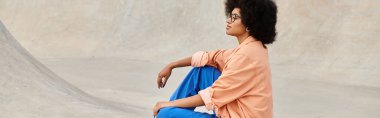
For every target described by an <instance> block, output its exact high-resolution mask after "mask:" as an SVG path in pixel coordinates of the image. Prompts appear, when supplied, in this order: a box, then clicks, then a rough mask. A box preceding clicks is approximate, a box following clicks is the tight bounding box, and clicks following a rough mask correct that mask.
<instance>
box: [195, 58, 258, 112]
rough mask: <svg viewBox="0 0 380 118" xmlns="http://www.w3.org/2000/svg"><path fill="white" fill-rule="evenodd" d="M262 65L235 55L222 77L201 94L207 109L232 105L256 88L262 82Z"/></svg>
mask: <svg viewBox="0 0 380 118" xmlns="http://www.w3.org/2000/svg"><path fill="white" fill-rule="evenodd" d="M261 67H262V65H260V63H259V61H255V60H254V59H251V58H249V57H247V56H246V55H235V56H234V57H232V58H231V60H230V61H229V62H228V63H227V66H226V67H225V69H224V71H223V73H222V75H221V76H220V77H219V78H218V79H217V80H216V81H215V82H214V84H213V85H212V86H211V87H208V88H206V89H204V90H201V91H200V92H199V95H200V96H201V97H202V100H203V101H204V102H205V105H206V108H207V109H208V110H212V109H214V108H219V107H222V106H224V105H226V104H227V103H230V102H232V101H234V100H236V99H238V98H239V97H242V96H243V95H244V94H245V93H247V92H248V91H249V90H251V89H252V88H253V87H255V86H256V85H255V84H257V82H255V81H260V80H255V79H258V77H257V76H261V75H260V70H262V69H261Z"/></svg>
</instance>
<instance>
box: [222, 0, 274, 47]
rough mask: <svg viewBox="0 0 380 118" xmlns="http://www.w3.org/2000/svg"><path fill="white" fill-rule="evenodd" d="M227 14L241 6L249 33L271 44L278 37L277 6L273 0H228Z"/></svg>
mask: <svg viewBox="0 0 380 118" xmlns="http://www.w3.org/2000/svg"><path fill="white" fill-rule="evenodd" d="M225 4H226V15H227V16H229V15H230V14H231V13H232V10H233V9H234V8H240V15H241V20H242V23H243V25H244V26H245V27H247V28H248V30H249V34H250V35H251V36H253V37H255V38H256V39H257V40H260V41H261V42H262V43H263V44H271V43H273V42H274V41H275V37H276V22H277V6H276V4H275V3H274V2H273V1H272V0H227V1H226V2H225Z"/></svg>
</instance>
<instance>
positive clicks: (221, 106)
mask: <svg viewBox="0 0 380 118" xmlns="http://www.w3.org/2000/svg"><path fill="white" fill-rule="evenodd" d="M191 65H192V66H194V67H203V66H205V65H210V66H213V67H216V68H218V69H219V70H220V71H221V72H222V74H221V76H220V77H219V78H218V79H217V80H216V81H215V82H214V83H213V85H212V86H210V87H208V88H206V89H204V90H201V91H199V95H200V96H201V97H202V100H203V101H204V103H205V106H206V108H207V109H208V110H215V112H216V115H217V116H218V117H219V118H272V117H273V113H272V112H273V111H272V109H273V102H272V85H271V71H270V66H269V58H268V50H267V49H266V48H264V46H263V44H262V43H261V41H256V40H254V38H253V37H248V38H247V39H245V40H244V41H243V42H242V43H241V44H240V45H239V46H238V47H236V48H233V49H228V50H216V51H211V52H203V51H199V52H196V53H195V54H194V55H193V56H192V60H191Z"/></svg>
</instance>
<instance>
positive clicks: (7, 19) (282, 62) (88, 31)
mask: <svg viewBox="0 0 380 118" xmlns="http://www.w3.org/2000/svg"><path fill="white" fill-rule="evenodd" d="M276 2H277V4H278V7H279V10H278V11H279V14H278V17H279V19H278V25H277V29H278V35H277V41H276V42H274V44H272V45H270V46H269V50H270V55H271V57H270V58H271V67H272V73H273V88H274V99H275V101H274V102H275V107H274V108H275V116H276V117H279V118H288V117H289V118H295V117H299V118H305V117H326V118H336V117H351V118H355V117H377V116H379V115H380V114H379V112H378V110H379V108H380V101H379V99H380V95H379V94H378V93H380V53H379V50H380V40H379V38H378V36H377V34H379V33H380V24H379V21H380V9H378V8H380V2H379V1H377V0H360V1H358V0H308V1H300V0H276ZM0 19H1V20H3V21H4V24H5V25H6V26H8V27H9V30H10V32H12V33H13V34H14V36H15V37H16V39H18V41H19V42H20V43H21V44H22V46H24V47H25V48H26V49H27V50H28V51H30V52H31V54H32V55H33V56H36V57H38V58H61V59H73V58H84V59H87V58H110V59H114V58H121V59H130V60H137V61H150V62H157V63H166V62H169V61H173V60H176V59H179V58H182V57H185V56H190V55H191V54H193V53H194V52H195V51H199V50H215V49H219V48H225V49H226V48H232V47H234V46H236V45H237V42H236V40H235V39H234V37H229V36H226V35H225V33H224V32H225V20H224V19H225V16H224V6H223V1H221V0H218V1H216V0H191V1H190V0H187V1H179V0H160V1H158V0H156V1H148V0H107V1H101V0H81V1H59V0H34V1H11V0H0ZM1 53H3V52H1ZM12 63H14V62H12ZM16 70H17V69H16ZM16 70H15V71H16ZM111 71H112V70H111ZM157 71H158V70H157ZM5 72H7V71H5ZM141 73H144V72H143V71H141ZM141 73H137V74H141ZM8 74H9V73H8ZM154 74H156V73H154ZM11 77H12V76H11ZM152 79H154V78H152ZM144 81H145V80H144ZM146 81H152V80H146ZM63 88H65V87H63ZM152 89H155V88H154V87H152ZM10 109H11V108H10ZM147 112H151V110H150V109H149V110H147Z"/></svg>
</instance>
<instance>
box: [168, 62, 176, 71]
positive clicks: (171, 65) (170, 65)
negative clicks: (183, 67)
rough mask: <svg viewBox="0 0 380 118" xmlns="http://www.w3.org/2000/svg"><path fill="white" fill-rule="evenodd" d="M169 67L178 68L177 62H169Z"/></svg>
mask: <svg viewBox="0 0 380 118" xmlns="http://www.w3.org/2000/svg"><path fill="white" fill-rule="evenodd" d="M168 67H169V68H170V69H174V68H176V62H172V63H169V65H168Z"/></svg>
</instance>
